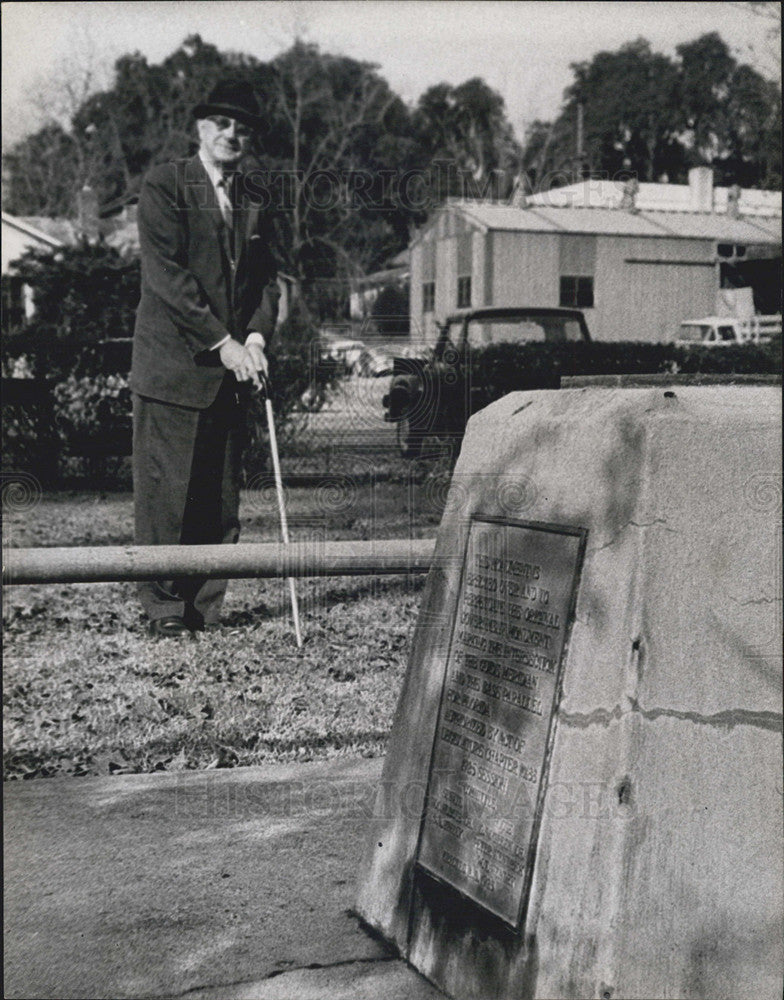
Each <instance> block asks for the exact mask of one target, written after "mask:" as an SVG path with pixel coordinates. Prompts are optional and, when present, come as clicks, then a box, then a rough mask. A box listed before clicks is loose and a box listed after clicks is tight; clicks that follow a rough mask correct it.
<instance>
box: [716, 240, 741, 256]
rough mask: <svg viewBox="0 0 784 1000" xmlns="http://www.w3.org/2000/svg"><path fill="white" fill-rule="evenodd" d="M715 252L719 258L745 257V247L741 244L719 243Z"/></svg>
mask: <svg viewBox="0 0 784 1000" xmlns="http://www.w3.org/2000/svg"><path fill="white" fill-rule="evenodd" d="M716 251H717V253H718V255H719V257H725V258H728V257H745V256H746V247H745V246H744V245H743V244H742V243H719V244H718V246H717V248H716Z"/></svg>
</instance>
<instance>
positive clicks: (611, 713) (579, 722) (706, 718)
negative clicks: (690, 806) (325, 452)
mask: <svg viewBox="0 0 784 1000" xmlns="http://www.w3.org/2000/svg"><path fill="white" fill-rule="evenodd" d="M629 700H630V702H631V708H629V709H622V708H621V706H620V705H616V706H615V707H614V708H613V709H606V708H596V709H594V711H593V712H588V713H584V712H564V711H561V712H560V713H559V721H560V722H562V723H563V724H564V725H566V726H571V727H573V728H575V729H587V728H588V727H589V726H593V725H600V726H605V727H606V726H609V725H610V723H611V722H613V721H617V720H618V719H620V718H621V717H622V716H624V715H631V714H632V713H636V714H638V715H641V716H642V717H643V718H644V719H648V720H650V721H651V722H655V721H656V719H661V718H665V719H679V720H681V721H684V722H693V723H694V724H695V725H700V726H713V727H716V728H720V729H734V728H735V726H753V727H754V728H756V729H769V730H771V731H772V732H781V730H782V728H783V727H784V716H782V715H781V714H780V713H778V712H753V711H750V710H749V709H745V708H730V709H725V710H724V711H723V712H715V713H714V714H713V715H703V714H701V713H700V712H683V711H679V710H678V709H675V708H643V707H642V705H640V703H639V702H638V701H637V700H636V698H630V699H629Z"/></svg>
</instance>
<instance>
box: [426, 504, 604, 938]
mask: <svg viewBox="0 0 784 1000" xmlns="http://www.w3.org/2000/svg"><path fill="white" fill-rule="evenodd" d="M584 538H585V532H584V531H582V530H580V529H574V528H561V527H558V526H554V525H553V526H550V525H547V526H543V525H534V524H524V523H520V522H509V521H501V520H498V519H484V518H478V517H477V518H474V519H473V520H472V522H471V527H470V531H469V535H468V544H467V548H466V555H465V563H464V565H463V575H462V581H461V588H460V594H459V597H458V602H457V612H456V619H455V622H454V626H453V634H452V640H451V644H450V649H449V655H448V659H447V664H446V672H445V679H444V690H443V694H442V698H441V705H440V709H439V717H438V728H437V730H436V738H435V744H434V749H433V757H432V760H431V770H430V778H429V782H428V792H427V804H426V808H425V815H424V819H423V824H422V834H421V839H420V845H419V854H418V858H417V860H418V863H419V865H421V866H422V867H423V868H424V869H426V870H427V871H428V872H430V873H431V874H432V875H435V876H436V877H437V878H439V879H441V880H443V881H446V882H448V883H449V884H451V885H452V886H454V887H455V888H456V889H458V890H459V891H460V892H462V893H463V894H464V895H466V896H468V897H470V898H471V899H473V900H474V901H475V902H477V903H479V904H481V905H482V906H484V907H486V908H487V909H488V910H490V911H492V912H493V913H495V914H496V915H497V916H499V917H501V919H503V920H505V921H506V922H507V923H509V924H512V925H515V926H516V925H517V923H518V921H519V920H520V917H521V911H522V906H523V903H524V900H525V897H526V894H527V889H528V884H527V882H528V878H529V877H530V875H529V872H530V863H529V862H530V860H531V858H532V849H533V847H534V842H535V838H536V834H537V827H538V816H539V809H540V808H541V805H540V797H541V796H540V792H541V789H542V779H543V774H544V771H545V769H546V763H547V749H548V741H549V737H550V728H551V721H552V717H553V713H554V709H555V707H556V694H557V691H558V686H559V682H560V672H561V660H562V657H563V653H564V649H565V643H566V639H567V636H568V629H569V625H570V617H571V612H572V604H573V601H574V597H575V587H576V581H577V575H578V570H579V565H580V560H581V555H582V547H583V542H584Z"/></svg>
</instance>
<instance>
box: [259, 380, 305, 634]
mask: <svg viewBox="0 0 784 1000" xmlns="http://www.w3.org/2000/svg"><path fill="white" fill-rule="evenodd" d="M259 380H260V382H261V391H262V392H263V393H264V407H265V409H266V411H267V429H268V431H269V444H270V454H271V455H272V470H273V472H274V474H275V492H276V493H277V495H278V510H279V511H280V533H281V535H282V536H283V544H284V545H288V544H289V525H288V521H287V520H286V505H285V502H284V497H283V477H282V476H281V473H280V457H279V456H278V439H277V437H276V436H275V418H274V415H273V413H272V400H271V399H270V392H269V382H268V380H267V376H266V375H265V374H264V372H263V371H260V372H259ZM288 585H289V595H290V596H291V614H292V617H293V618H294V634H295V635H296V637H297V647H298V648H300V649H301V648H302V632H301V630H300V626H299V605H298V604H297V588H296V587H295V585H294V578H293V577H291V576H290V577H288Z"/></svg>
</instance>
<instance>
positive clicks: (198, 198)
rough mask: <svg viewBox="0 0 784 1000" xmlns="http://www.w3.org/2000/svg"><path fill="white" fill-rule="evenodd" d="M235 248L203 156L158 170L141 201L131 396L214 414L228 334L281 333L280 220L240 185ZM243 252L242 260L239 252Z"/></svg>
mask: <svg viewBox="0 0 784 1000" xmlns="http://www.w3.org/2000/svg"><path fill="white" fill-rule="evenodd" d="M236 181H237V185H236V188H235V204H236V205H237V208H236V210H235V213H234V228H233V232H232V234H231V235H233V237H234V239H233V244H234V245H233V247H232V246H230V244H229V236H230V234H229V231H228V230H227V228H226V226H225V224H224V222H223V218H222V216H221V213H220V209H219V207H218V205H217V199H216V196H215V189H214V187H213V185H212V182H211V181H210V178H209V176H208V174H207V172H206V170H205V169H204V165H203V164H202V162H201V160H200V159H199V157H198V156H195V157H193V158H192V159H188V160H178V161H176V162H174V163H165V164H161V165H159V166H156V167H153V169H152V170H150V172H149V173H148V174H147V176H146V178H145V180H144V184H143V186H142V190H141V195H140V198H139V212H138V220H139V241H140V244H141V254H142V290H141V301H140V303H139V308H138V310H137V313H136V326H135V329H134V337H133V357H132V362H131V388H132V389H133V391H134V392H137V393H139V394H140V395H142V396H149V397H150V398H152V399H157V400H160V401H161V402H164V403H175V404H178V405H180V406H190V407H195V408H197V409H204V408H205V407H207V406H209V405H210V403H212V402H213V400H214V399H215V396H216V395H217V392H218V389H219V387H220V384H221V381H222V379H223V376H224V375H225V374H226V369H225V368H224V366H223V365H222V364H221V361H220V357H219V353H218V351H215V350H210V348H212V347H213V346H214V345H215V344H217V343H218V342H219V341H221V340H222V339H223V338H224V337H225V336H226V334H227V333H228V334H231V335H232V336H235V337H236V338H237V339H239V340H240V341H242V342H244V340H245V335H246V333H247V331H248V330H257V331H259V332H260V333H261V334H263V336H264V338H265V340H266V341H267V343H269V341H270V338H271V337H272V334H273V331H274V328H275V319H276V316H277V296H278V290H277V286H276V284H275V277H276V274H277V268H276V264H275V259H274V256H273V254H272V251H271V236H272V222H271V217H270V215H269V214H268V213H267V212H264V211H262V210H260V208H259V206H258V204H257V205H256V206H254V205H253V204H252V203H250V200H249V198H248V197H246V196H244V188H243V185H242V178H241V177H238V178H237V179H236ZM232 251H233V252H232Z"/></svg>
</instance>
